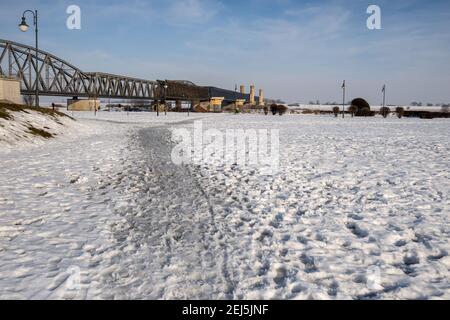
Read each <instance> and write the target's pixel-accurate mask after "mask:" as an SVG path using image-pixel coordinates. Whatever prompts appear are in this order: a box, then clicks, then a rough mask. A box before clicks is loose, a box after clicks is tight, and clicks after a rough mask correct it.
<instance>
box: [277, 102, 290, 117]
mask: <svg viewBox="0 0 450 320" xmlns="http://www.w3.org/2000/svg"><path fill="white" fill-rule="evenodd" d="M277 109H278V114H279V115H280V116H282V115H283V114H285V113H286V112H287V110H288V108H287V107H286V106H283V105H282V104H279V105H278V106H277Z"/></svg>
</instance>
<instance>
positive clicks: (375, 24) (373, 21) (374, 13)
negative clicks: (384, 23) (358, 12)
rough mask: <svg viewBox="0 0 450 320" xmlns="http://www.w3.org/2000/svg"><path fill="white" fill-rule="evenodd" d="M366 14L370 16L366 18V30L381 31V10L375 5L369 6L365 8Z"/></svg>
mask: <svg viewBox="0 0 450 320" xmlns="http://www.w3.org/2000/svg"><path fill="white" fill-rule="evenodd" d="M367 13H368V14H370V16H369V18H367V23H366V24H367V29H369V30H380V29H381V8H380V6H377V5H374V4H373V5H370V6H369V7H368V8H367Z"/></svg>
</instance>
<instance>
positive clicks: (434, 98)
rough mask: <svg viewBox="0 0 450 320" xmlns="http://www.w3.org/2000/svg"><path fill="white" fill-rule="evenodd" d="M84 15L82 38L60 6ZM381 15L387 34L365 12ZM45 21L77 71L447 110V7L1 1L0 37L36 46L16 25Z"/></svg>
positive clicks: (297, 98)
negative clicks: (35, 18) (28, 18)
mask: <svg viewBox="0 0 450 320" xmlns="http://www.w3.org/2000/svg"><path fill="white" fill-rule="evenodd" d="M72 4H76V5H78V6H80V8H81V14H82V17H81V27H82V29H81V30H68V29H67V28H66V19H67V17H68V15H67V14H66V8H67V7H68V6H69V5H72ZM371 4H376V5H378V6H380V7H381V14H382V16H381V18H382V30H369V29H367V27H366V20H367V18H368V17H369V15H368V14H367V13H366V9H367V7H368V6H369V5H371ZM25 9H38V10H39V13H40V23H41V25H40V35H41V37H40V42H41V45H40V46H41V48H42V49H44V50H46V51H49V52H52V53H54V54H56V55H57V56H59V57H61V58H63V59H66V60H68V61H70V62H71V63H73V64H74V65H76V66H78V67H79V68H80V69H82V70H84V71H103V72H109V73H117V74H123V75H129V76H135V77H140V78H145V79H186V80H191V81H193V82H195V83H197V84H201V85H215V86H220V87H224V88H229V89H234V84H235V83H237V84H241V83H242V84H246V85H247V86H248V85H250V84H255V85H256V86H257V88H260V87H262V88H264V89H265V91H266V96H268V97H272V98H281V99H284V100H286V101H288V102H308V101H310V100H317V99H319V100H320V101H321V102H327V101H340V100H341V89H340V83H341V82H342V80H343V79H346V80H347V83H348V94H349V98H353V97H357V96H361V97H364V98H366V99H368V100H369V102H370V103H372V104H379V103H380V102H381V87H382V85H383V83H386V84H387V87H388V102H389V103H392V104H406V103H409V102H411V101H422V102H424V103H426V102H432V103H440V102H450V1H447V0H434V1H433V0H429V1H417V0H409V1H407V0H396V1H385V0H373V1H361V0H351V1H350V0H345V1H344V0H323V1H321V0H316V1H300V0H247V1H246V0H242V1H235V0H227V1H225V0H223V1H220V0H147V1H144V0H130V1H116V0H112V1H111V0H109V1H106V0H94V1H81V0H71V1H64V0H57V1H42V0H41V1H37V0H35V1H32V0H31V1H23V0H15V1H14V2H13V3H11V2H9V1H8V2H6V1H2V2H1V3H0V38H3V39H8V40H13V41H18V42H22V43H27V44H33V41H34V40H33V33H32V32H28V33H21V32H20V31H19V30H18V28H17V25H18V23H19V17H20V15H21V14H22V12H23V10H25Z"/></svg>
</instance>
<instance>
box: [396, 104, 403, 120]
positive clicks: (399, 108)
mask: <svg viewBox="0 0 450 320" xmlns="http://www.w3.org/2000/svg"><path fill="white" fill-rule="evenodd" d="M395 112H396V113H397V117H398V118H399V119H401V118H402V117H403V116H404V115H405V109H404V108H402V107H397V109H395Z"/></svg>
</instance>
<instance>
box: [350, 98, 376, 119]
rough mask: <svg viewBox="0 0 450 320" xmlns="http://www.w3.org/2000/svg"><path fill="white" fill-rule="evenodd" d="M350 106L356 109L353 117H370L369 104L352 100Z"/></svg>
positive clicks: (361, 100) (358, 99)
mask: <svg viewBox="0 0 450 320" xmlns="http://www.w3.org/2000/svg"><path fill="white" fill-rule="evenodd" d="M350 105H351V106H353V107H355V108H356V113H355V115H356V116H358V117H367V116H369V115H372V114H371V112H370V105H369V103H368V102H367V101H366V100H364V99H362V98H356V99H354V100H353V101H352V102H351V104H350Z"/></svg>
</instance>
